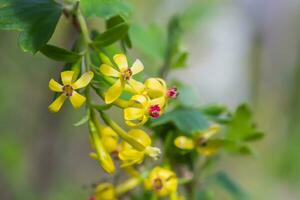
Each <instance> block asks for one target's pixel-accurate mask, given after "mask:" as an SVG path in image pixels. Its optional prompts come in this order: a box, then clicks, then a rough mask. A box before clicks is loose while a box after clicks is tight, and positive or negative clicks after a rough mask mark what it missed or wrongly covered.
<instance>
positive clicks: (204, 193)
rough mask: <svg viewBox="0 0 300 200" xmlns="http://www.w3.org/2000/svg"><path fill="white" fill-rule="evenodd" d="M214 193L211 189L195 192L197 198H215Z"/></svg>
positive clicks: (203, 199) (212, 199)
mask: <svg viewBox="0 0 300 200" xmlns="http://www.w3.org/2000/svg"><path fill="white" fill-rule="evenodd" d="M215 199H216V197H215V193H214V192H213V191H212V190H208V189H206V190H203V191H200V192H198V193H197V200H215Z"/></svg>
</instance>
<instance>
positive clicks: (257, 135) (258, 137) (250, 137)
mask: <svg viewBox="0 0 300 200" xmlns="http://www.w3.org/2000/svg"><path fill="white" fill-rule="evenodd" d="M264 136H265V135H264V134H263V133H261V132H256V133H253V134H251V135H247V136H245V137H244V138H243V140H244V141H247V142H253V141H257V140H261V139H262V138H263V137H264Z"/></svg>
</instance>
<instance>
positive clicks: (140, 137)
mask: <svg viewBox="0 0 300 200" xmlns="http://www.w3.org/2000/svg"><path fill="white" fill-rule="evenodd" d="M128 134H129V135H131V136H132V137H134V138H135V139H136V140H137V141H139V142H140V143H141V144H143V145H144V146H145V147H147V146H150V145H151V139H150V137H149V135H148V134H147V133H146V132H145V131H143V130H141V129H131V130H130V131H129V132H128Z"/></svg>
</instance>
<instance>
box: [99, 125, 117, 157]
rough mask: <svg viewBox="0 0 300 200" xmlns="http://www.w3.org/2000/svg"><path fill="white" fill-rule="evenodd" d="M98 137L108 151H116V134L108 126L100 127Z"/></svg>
mask: <svg viewBox="0 0 300 200" xmlns="http://www.w3.org/2000/svg"><path fill="white" fill-rule="evenodd" d="M100 137H101V141H102V143H103V146H104V148H105V149H106V151H107V152H108V153H117V152H118V147H119V144H118V141H119V136H118V134H117V133H116V132H115V131H114V130H112V128H111V127H109V126H104V127H101V128H100Z"/></svg>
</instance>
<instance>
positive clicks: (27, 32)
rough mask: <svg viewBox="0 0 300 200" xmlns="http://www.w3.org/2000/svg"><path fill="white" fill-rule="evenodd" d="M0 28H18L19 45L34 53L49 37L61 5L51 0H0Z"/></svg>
mask: <svg viewBox="0 0 300 200" xmlns="http://www.w3.org/2000/svg"><path fill="white" fill-rule="evenodd" d="M0 8H1V9H0V29H4V30H18V31H20V32H21V33H20V35H19V38H18V43H19V46H20V47H21V48H22V50H23V51H25V52H31V53H36V52H37V51H38V50H39V49H41V48H42V47H43V46H44V45H45V44H46V43H47V42H48V41H49V39H50V38H51V36H52V34H53V32H54V29H55V27H56V24H57V22H58V20H59V17H60V15H61V11H62V7H61V6H60V4H58V3H56V2H55V1H53V0H39V1H36V0H10V1H8V0H0Z"/></svg>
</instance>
